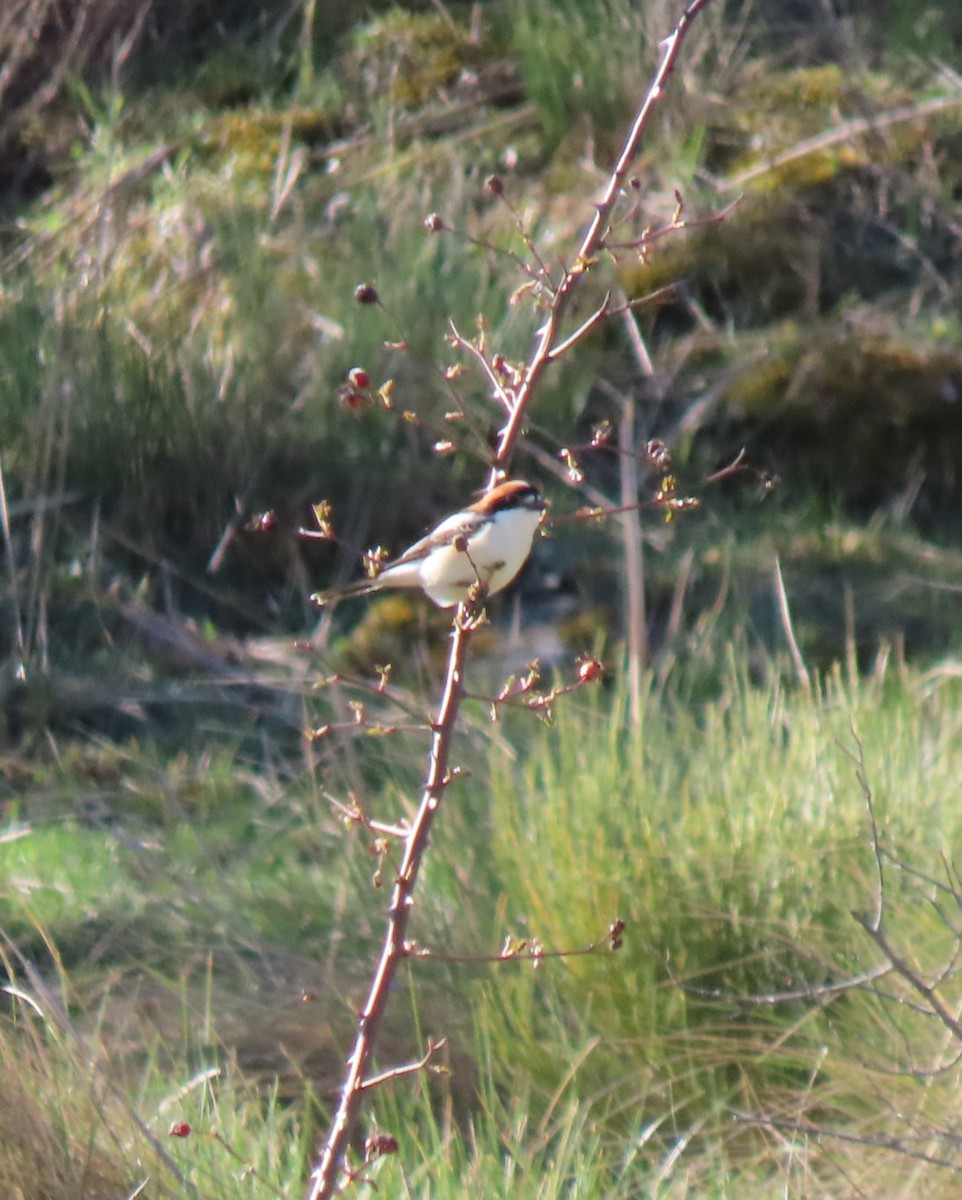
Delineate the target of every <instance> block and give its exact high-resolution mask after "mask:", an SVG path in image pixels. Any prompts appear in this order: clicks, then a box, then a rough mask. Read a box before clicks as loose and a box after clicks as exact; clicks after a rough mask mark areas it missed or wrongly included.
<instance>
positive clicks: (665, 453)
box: [645, 438, 671, 471]
mask: <svg viewBox="0 0 962 1200" xmlns="http://www.w3.org/2000/svg"><path fill="white" fill-rule="evenodd" d="M645 454H646V455H647V456H648V461H649V462H650V463H651V464H652V466H654V467H658V468H659V470H662V471H663V470H665V468H666V467H669V466H670V465H671V451H670V450H669V449H668V447H667V446H666V445H665V443H664V442H662V441H659V439H658V438H652V439H651V441H650V442H648V444H647V445H646V446H645Z"/></svg>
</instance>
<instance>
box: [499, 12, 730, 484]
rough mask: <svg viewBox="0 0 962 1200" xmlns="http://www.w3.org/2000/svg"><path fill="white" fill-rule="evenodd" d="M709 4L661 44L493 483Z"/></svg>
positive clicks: (558, 298) (542, 340)
mask: <svg viewBox="0 0 962 1200" xmlns="http://www.w3.org/2000/svg"><path fill="white" fill-rule="evenodd" d="M709 2H710V0H693V3H692V4H690V5H689V6H688V8H686V9H685V11H684V12H683V13H682V15H681V18H680V20H679V22H678V24H677V25H676V26H675V28H674V30H673V31H672V32H671V33H670V34H669V35H668V37H667V38H665V40H664V41H663V42H662V43H661V50H662V59H661V65H660V66H659V68H658V71H657V72H656V74H655V78H654V81H653V82H652V85H651V87H650V88H649V89H648V94H647V95H646V96H645V98H644V100H643V101H642V104H641V107H640V108H639V110H638V114H637V116H636V117H635V122H634V124H633V125H632V127H631V130H630V131H629V133H628V137H627V139H626V141H625V144H624V146H623V147H622V151H621V154H620V155H619V157H618V161H617V163H616V164H615V168H614V170H613V171H612V173H611V176H610V178H609V180H608V186H607V187H606V188H605V193H604V195H603V196H602V198H601V200H600V202H599V203H598V206H597V209H596V211H595V215H594V218H593V219H592V221H591V224H590V225H589V227H588V231H587V233H586V234H585V236H584V240H583V241H582V243H581V248H580V249H579V251H578V254H577V257H576V258H575V263H574V266H572V267H570V268H569V269H568V270H567V271H565V273H564V275H563V276H562V279H561V283H560V284H559V285H558V288H557V291H556V292H555V295H554V299H553V301H552V304H551V310H550V312H549V313H548V319H547V320H546V321H545V323H544V325H542V327H541V332H540V335H539V338H538V344H537V346H536V347H535V350H534V353H533V354H532V356H531V359H530V361H529V362H528V365H527V367H526V369H525V373H524V378H523V379H522V381H521V384H520V386H519V387H518V389H517V391H516V392H515V394H514V407H513V410H512V412H511V415H510V416H509V418H508V421H507V423H506V424H505V425H504V427H503V428H502V430H501V432H500V434H499V435H498V447H497V451H496V453H495V458H494V465H493V468H492V473H491V480H492V482H494V481H495V480H497V478H498V477H499V475H500V474H501V473H502V472H504V471H505V470H506V469H507V466H508V463H509V462H510V460H511V456H512V454H513V453H514V449H515V443H516V442H517V440H518V437H519V435H520V433H521V430H522V427H523V425H524V418H525V410H526V409H527V407H528V403H529V402H530V400H531V397H532V395H533V394H534V389H535V387H536V385H537V383H538V381H539V380H540V378H541V376H542V375H543V374H544V371H545V369H546V367H547V366H548V364H549V363H550V362H551V353H552V350H553V349H554V347H555V344H556V342H557V339H558V332H559V329H560V327H561V320H562V317H563V316H564V314H565V312H566V311H567V308H568V303H569V301H570V299H571V295H572V293H573V292H574V290H575V287H576V285H577V283H578V280H579V279H580V278H581V276H582V275H583V274H584V273H585V272H586V271H587V270H588V269H589V268H590V267H591V265H592V264H593V262H594V261H595V256H596V255H597V254H598V252H599V250H600V249H601V247H602V245H603V243H604V240H605V237H606V236H607V233H608V228H609V224H610V222H611V217H612V214H613V212H614V209H615V205H616V204H617V203H618V200H619V198H620V196H621V193H622V189H623V187H624V184H625V180H626V179H627V177H628V172H629V170H630V169H631V165H632V163H633V162H634V161H635V159H636V158H637V156H638V151H639V148H640V146H641V141H642V138H643V137H644V134H645V131H646V129H647V128H648V122H649V120H650V119H651V114H652V113H653V112H654V110H655V106H656V105H657V104H658V102H659V100H661V98H662V96H663V95H664V91H665V85H666V84H667V82H668V78H669V76H670V75H671V72H672V70H673V69H674V66H675V63H676V62H677V60H678V55H679V53H680V51H681V47H682V42H683V41H684V38H685V35H686V33H687V32H688V29H689V27H690V26H691V22H692V21H693V20H694V19H695V17H696V16H697V15H698V14H699V13H700V12H701V10H702V9H703V8H705V6H706V5H707V4H708V3H709Z"/></svg>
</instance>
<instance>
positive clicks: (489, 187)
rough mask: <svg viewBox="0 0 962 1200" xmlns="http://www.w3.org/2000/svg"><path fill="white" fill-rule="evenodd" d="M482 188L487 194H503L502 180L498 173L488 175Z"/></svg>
mask: <svg viewBox="0 0 962 1200" xmlns="http://www.w3.org/2000/svg"><path fill="white" fill-rule="evenodd" d="M484 190H485V192H486V194H487V195H489V196H501V195H503V194H504V181H503V180H502V179H501V177H500V176H499V175H489V176H488V177H487V179H486V180H485V181H484Z"/></svg>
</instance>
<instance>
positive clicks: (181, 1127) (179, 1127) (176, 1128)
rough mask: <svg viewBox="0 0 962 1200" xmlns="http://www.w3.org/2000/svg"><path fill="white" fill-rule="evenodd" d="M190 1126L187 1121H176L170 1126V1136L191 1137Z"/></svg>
mask: <svg viewBox="0 0 962 1200" xmlns="http://www.w3.org/2000/svg"><path fill="white" fill-rule="evenodd" d="M190 1133H191V1130H190V1126H189V1125H188V1124H187V1122H186V1121H175V1122H174V1123H173V1125H171V1127H170V1136H171V1137H179V1138H185V1137H190Z"/></svg>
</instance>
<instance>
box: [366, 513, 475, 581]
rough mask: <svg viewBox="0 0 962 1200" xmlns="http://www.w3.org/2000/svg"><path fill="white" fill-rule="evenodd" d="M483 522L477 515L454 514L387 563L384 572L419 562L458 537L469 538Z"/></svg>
mask: <svg viewBox="0 0 962 1200" xmlns="http://www.w3.org/2000/svg"><path fill="white" fill-rule="evenodd" d="M484 521H485V518H484V517H482V516H480V515H479V514H478V513H472V512H457V513H454V514H453V515H452V516H450V517H447V518H446V519H445V520H443V521H442V522H441V524H440V525H438V526H437V528H436V529H432V530H431V532H430V533H429V534H427V536H426V537H423V538H421V540H420V541H418V542H415V543H414V545H413V546H409V547H408V548H407V550H405V551H404V553H403V554H402V555H401V556H400V558H395V559H394V560H393V561H391V562H389V563H388V564H387V565H386V566H385V567H384V570H385V571H390V570H391V569H392V568H393V567H404V566H407V565H409V564H410V563H413V562H421V561H423V560H424V559H425V558H427V556H428V555H429V554H430V553H431V551H432V550H437V548H438V547H439V546H449V545H451V543H452V542H454V541H455V540H456V539H457V538H459V537H462V538H469V537H470V536H471V535H472V534H473V533H474V532H475V531H476V530H477V528H478V526H479V525H482V524H484ZM382 573H383V572H382Z"/></svg>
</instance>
